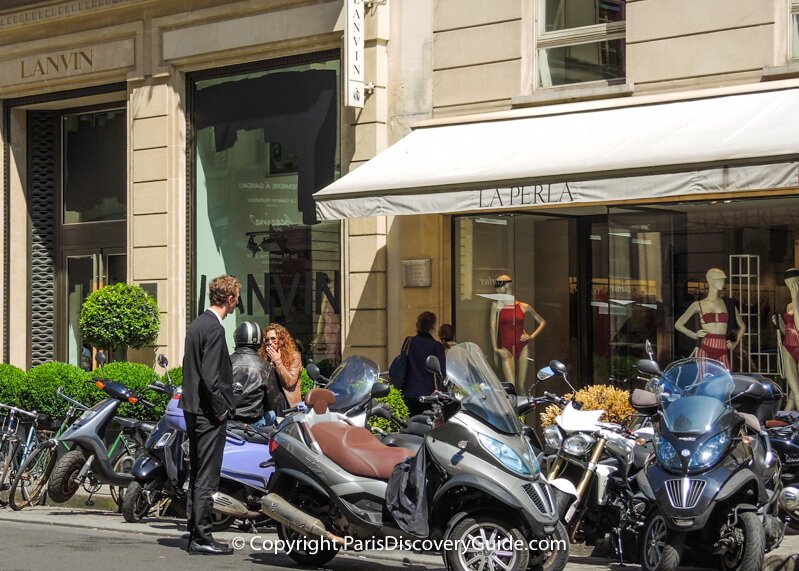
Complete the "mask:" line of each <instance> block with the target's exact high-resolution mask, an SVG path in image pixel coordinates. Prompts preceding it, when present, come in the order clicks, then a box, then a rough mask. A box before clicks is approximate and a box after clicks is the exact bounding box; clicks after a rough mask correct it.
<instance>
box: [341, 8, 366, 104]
mask: <svg viewBox="0 0 799 571" xmlns="http://www.w3.org/2000/svg"><path fill="white" fill-rule="evenodd" d="M345 3H346V5H347V9H346V18H347V23H346V28H345V34H346V38H345V39H344V90H345V93H344V101H345V102H346V103H345V105H346V106H347V107H359V108H363V99H364V93H363V38H364V33H363V21H364V5H363V0H345Z"/></svg>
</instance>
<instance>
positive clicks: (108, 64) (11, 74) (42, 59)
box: [0, 38, 136, 87]
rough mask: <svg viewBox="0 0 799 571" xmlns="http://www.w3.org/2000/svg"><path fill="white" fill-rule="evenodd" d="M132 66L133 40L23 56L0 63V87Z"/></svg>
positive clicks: (134, 61)
mask: <svg viewBox="0 0 799 571" xmlns="http://www.w3.org/2000/svg"><path fill="white" fill-rule="evenodd" d="M135 63H136V55H135V42H134V40H133V38H126V39H122V40H117V41H114V42H107V43H103V44H96V45H92V46H80V47H75V48H65V49H60V50H52V51H47V52H44V53H35V54H30V55H27V54H26V55H24V56H22V57H19V56H18V57H15V58H13V59H11V58H10V59H5V60H0V87H8V86H13V85H20V84H28V83H34V82H41V81H51V80H54V79H61V78H69V77H74V76H82V75H87V74H95V73H100V72H105V71H111V70H116V69H130V68H132V67H133V66H134V65H135Z"/></svg>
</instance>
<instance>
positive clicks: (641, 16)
mask: <svg viewBox="0 0 799 571" xmlns="http://www.w3.org/2000/svg"><path fill="white" fill-rule="evenodd" d="M776 5H777V3H775V2H770V1H765V0H764V1H762V2H750V1H748V0H729V1H725V2H724V5H723V9H722V8H721V6H720V5H719V3H718V2H715V1H713V0H639V1H636V2H628V5H627V79H628V82H632V83H634V84H635V86H636V92H647V91H653V90H659V91H660V90H675V89H683V88H686V87H696V86H702V85H707V86H715V85H719V84H740V83H746V82H757V81H759V80H760V77H761V75H762V70H763V68H764V67H768V66H773V65H780V64H784V63H785V62H784V61H782V62H779V61H777V53H778V50H776V49H775V42H776V41H777V40H776V38H778V35H777V32H776V30H775V26H776V27H779V24H778V23H775V6H776ZM777 13H778V12H777ZM786 25H787V23H786Z"/></svg>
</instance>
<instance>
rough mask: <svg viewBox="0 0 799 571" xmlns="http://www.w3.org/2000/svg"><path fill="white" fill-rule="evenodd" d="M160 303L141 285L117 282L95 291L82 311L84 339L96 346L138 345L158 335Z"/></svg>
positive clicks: (145, 343) (123, 347)
mask: <svg viewBox="0 0 799 571" xmlns="http://www.w3.org/2000/svg"><path fill="white" fill-rule="evenodd" d="M160 326H161V315H160V313H159V311H158V304H157V303H156V302H155V299H153V298H152V296H150V295H149V294H148V293H147V292H146V291H144V290H143V289H142V288H141V287H139V286H138V285H134V284H126V283H117V284H113V285H109V286H105V287H103V288H100V289H98V290H97V291H95V292H93V293H92V294H91V295H89V297H87V298H86V301H84V302H83V307H82V308H81V312H80V329H81V333H82V335H83V340H84V341H85V342H86V343H89V344H91V345H92V346H94V347H99V348H101V349H110V350H112V352H113V351H114V350H119V349H126V348H128V347H133V348H134V349H139V348H141V347H144V346H145V345H149V344H151V343H153V342H154V341H155V340H156V338H157V337H158V329H159V328H160Z"/></svg>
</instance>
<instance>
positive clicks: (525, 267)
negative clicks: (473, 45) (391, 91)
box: [454, 198, 799, 406]
mask: <svg viewBox="0 0 799 571" xmlns="http://www.w3.org/2000/svg"><path fill="white" fill-rule="evenodd" d="M600 212H601V213H600ZM572 213H573V214H572ZM454 236H455V250H454V252H455V257H454V261H455V266H454V271H455V278H454V279H455V298H454V313H455V318H456V326H457V327H458V334H459V338H460V339H461V340H468V341H475V342H477V343H479V344H481V346H482V347H483V348H484V350H485V352H486V354H487V355H491V354H496V353H495V351H494V348H495V347H496V348H501V341H502V340H501V336H500V335H499V334H498V333H496V339H495V338H494V337H493V333H492V332H497V330H498V326H497V325H493V326H492V323H491V316H492V309H491V308H492V307H493V308H494V310H493V313H496V311H497V305H493V304H495V303H496V301H497V296H498V295H501V294H503V292H502V291H499V290H497V289H496V287H495V286H496V283H497V277H498V276H503V275H506V276H507V277H510V278H511V279H512V281H511V282H510V283H511V284H512V288H513V290H512V292H510V291H509V292H507V294H509V295H511V296H512V299H513V303H514V304H515V303H516V302H523V303H524V304H527V305H529V306H530V307H531V308H534V311H535V312H536V313H537V314H538V315H540V317H541V318H542V320H543V321H544V322H545V323H546V326H545V327H544V328H543V329H541V330H540V331H539V333H538V335H537V336H536V337H535V339H534V340H532V341H530V342H529V343H528V345H527V347H525V346H522V347H519V346H515V347H512V348H514V349H515V350H516V354H518V355H519V356H521V353H520V351H518V350H519V349H520V348H522V349H526V350H527V351H528V354H529V357H530V358H532V359H534V363H533V362H531V361H529V360H528V361H527V363H528V371H527V372H526V378H525V379H524V382H523V383H519V379H518V378H517V379H516V381H517V385H518V386H521V387H528V388H529V386H530V382H531V379H530V376H531V375H530V371H529V369H535V368H539V367H541V366H543V365H545V364H547V363H548V362H549V360H551V359H559V360H561V361H564V362H565V363H567V364H568V365H569V367H570V370H571V371H572V375H573V377H572V378H573V379H575V380H576V381H577V382H579V384H581V385H583V386H585V385H588V384H595V383H611V384H617V385H618V386H623V387H625V388H635V387H636V386H637V385H636V381H635V373H636V371H635V364H636V362H637V361H638V359H640V358H642V357H644V356H645V344H646V342H647V341H651V342H652V343H653V345H654V347H655V349H656V352H657V355H656V356H657V359H658V361H659V362H660V363H661V364H662V365H664V366H665V365H666V364H668V363H670V362H671V361H673V360H675V359H678V358H682V357H687V356H689V355H691V354H692V353H694V352H695V351H696V352H698V351H699V350H700V347H699V343H698V342H697V335H696V332H697V331H699V330H703V331H704V332H706V333H709V334H711V335H713V337H711V338H709V339H707V340H706V341H705V343H704V345H705V347H702V350H703V351H704V352H705V353H707V352H708V351H714V350H715V352H714V355H715V356H716V358H721V359H722V360H723V361H724V362H725V364H728V366H729V367H730V368H731V370H732V371H733V372H742V373H757V374H763V375H767V376H771V377H774V378H780V377H783V376H784V377H785V378H787V380H788V386H789V388H790V384H791V383H792V382H794V384H796V385H797V386H796V389H797V391H796V392H797V393H798V394H799V380H797V379H799V373H796V371H797V370H799V369H797V366H796V362H797V357H799V349H797V350H795V351H794V349H795V347H794V346H793V345H797V346H799V341H797V339H799V333H796V327H795V321H794V319H793V307H792V306H790V308H788V305H789V303H791V302H792V299H793V297H797V296H799V294H797V295H794V293H793V292H791V291H789V287H794V288H795V289H796V290H797V291H799V286H796V285H794V286H791V284H794V283H799V272H797V274H796V275H794V274H786V273H785V272H786V269H787V268H796V267H799V205H798V204H797V202H796V200H795V199H793V198H781V199H776V198H769V199H762V200H755V199H745V200H743V199H742V200H726V201H706V202H702V203H700V202H686V203H673V204H662V205H646V206H627V207H621V206H619V207H610V208H607V209H604V210H603V211H598V210H597V209H596V208H593V209H591V210H590V211H587V209H584V210H582V211H581V210H579V209H572V210H570V211H569V213H564V211H563V210H561V211H559V212H558V218H554V217H553V218H547V217H546V216H545V215H542V214H537V215H529V214H522V213H518V214H513V215H506V216H491V217H487V216H462V217H458V218H455V233H454ZM578 262H579V263H578ZM710 269H712V270H713V271H711V272H709V270H710ZM783 276H785V277H783ZM581 287H582V288H583V289H584V291H582V292H581V291H580V289H581ZM792 296H793V297H792ZM725 298H727V299H728V300H729V302H725V301H724V299H725ZM506 303H507V302H506ZM728 303H729V305H728ZM700 306H701V308H700ZM506 311H509V310H506ZM731 312H733V313H734V315H731ZM725 316H726V319H727V321H726V322H725V321H724V317H725ZM498 322H499V320H497V323H498ZM539 325H540V323H539V322H538V320H537V319H536V318H535V317H534V316H533V315H532V314H529V315H525V317H524V327H523V328H520V332H521V331H522V329H523V332H524V334H527V335H529V334H530V333H533V332H535V331H536V330H537V329H538V327H539ZM686 331H687V333H686ZM514 333H515V331H514ZM520 335H521V333H520ZM720 336H723V337H724V338H723V339H722V338H721V337H720ZM711 340H715V341H714V342H713V343H715V344H713V343H711V342H710V341H711ZM786 343H787V345H786ZM716 346H718V347H716ZM528 347H529V348H528ZM508 351H510V349H508ZM514 356H515V355H514ZM581 358H582V359H581ZM495 364H496V369H497V373H498V374H499V375H500V377H501V378H502V377H503V376H505V375H506V372H505V371H504V370H503V367H502V362H501V360H500V359H499V356H497V361H496V363H495ZM515 364H516V366H517V368H516V372H518V370H519V368H518V359H516V363H515ZM791 392H793V390H791ZM791 402H792V403H794V404H793V406H796V404H797V403H795V402H794V401H793V400H792V401H791Z"/></svg>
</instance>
